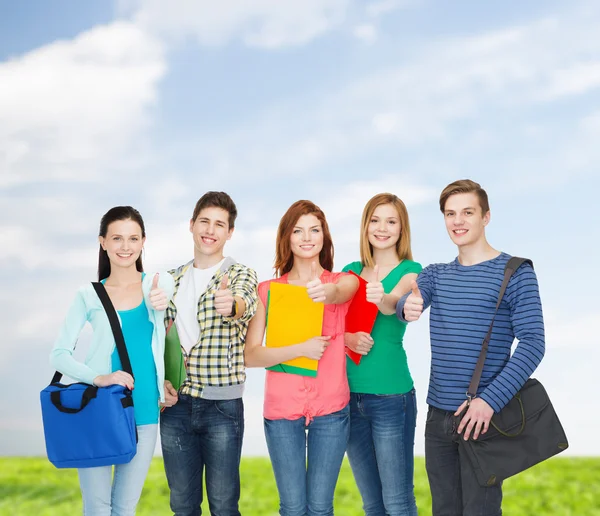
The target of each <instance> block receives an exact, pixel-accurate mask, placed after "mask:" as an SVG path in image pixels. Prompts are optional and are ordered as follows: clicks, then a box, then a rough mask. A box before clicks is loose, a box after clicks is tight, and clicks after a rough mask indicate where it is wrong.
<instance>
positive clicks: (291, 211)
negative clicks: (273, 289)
mask: <svg viewBox="0 0 600 516" xmlns="http://www.w3.org/2000/svg"><path fill="white" fill-rule="evenodd" d="M302 215H314V216H315V217H317V219H319V222H320V223H321V227H322V228H323V249H321V252H320V253H319V263H320V265H321V267H323V268H324V269H326V270H328V271H331V270H332V269H333V241H332V240H331V233H330V232H329V226H328V225H327V220H326V219H325V214H324V213H323V211H322V210H321V208H319V207H318V206H317V205H316V204H314V203H313V202H311V201H296V202H295V203H294V204H292V205H291V206H290V207H289V208H288V210H287V211H286V212H285V214H284V215H283V217H281V220H280V221H279V227H278V228H277V240H276V243H275V264H274V265H273V268H274V269H275V276H276V277H278V278H279V277H281V276H283V275H284V274H287V273H288V272H290V271H291V270H292V267H293V266H294V255H293V254H292V246H291V245H290V238H291V236H292V232H293V231H294V227H295V226H296V223H297V222H298V219H299V218H300V217H302Z"/></svg>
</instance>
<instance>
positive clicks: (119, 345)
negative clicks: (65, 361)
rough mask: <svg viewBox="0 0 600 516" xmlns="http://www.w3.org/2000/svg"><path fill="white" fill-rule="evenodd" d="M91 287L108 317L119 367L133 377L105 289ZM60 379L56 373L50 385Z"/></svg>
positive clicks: (117, 321) (115, 314) (58, 373)
mask: <svg viewBox="0 0 600 516" xmlns="http://www.w3.org/2000/svg"><path fill="white" fill-rule="evenodd" d="M92 286H93V287H94V290H95V291H96V294H98V297H99V298H100V302H101V303H102V306H103V307H104V310H105V311H106V315H107V316H108V321H109V322H110V327H111V329H112V332H113V335H114V337H115V343H116V345H117V352H118V353H119V359H120V360H121V365H122V366H123V371H125V372H126V373H129V374H130V375H131V376H133V370H132V369H131V362H130V361H129V354H128V353H127V347H126V346H125V338H124V337H123V330H122V329H121V325H120V324H119V318H118V317H117V312H115V307H114V306H113V304H112V301H111V300H110V297H108V293H107V292H106V288H104V285H103V284H102V283H100V282H99V281H98V282H96V281H93V282H92ZM61 378H62V373H60V372H59V371H56V373H54V376H53V377H52V383H56V382H59V381H60V379H61Z"/></svg>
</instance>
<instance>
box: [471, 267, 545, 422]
mask: <svg viewBox="0 0 600 516" xmlns="http://www.w3.org/2000/svg"><path fill="white" fill-rule="evenodd" d="M505 296H506V301H507V303H508V306H509V307H510V322H511V325H512V328H513V331H514V333H515V337H516V338H517V339H518V341H519V342H518V344H517V346H516V348H515V351H514V353H513V354H512V356H511V357H510V359H509V360H508V362H507V363H506V365H505V366H504V368H503V369H502V371H501V372H500V374H499V375H498V376H497V377H496V378H495V379H494V380H493V381H492V382H491V383H490V384H489V385H488V386H487V388H486V389H485V390H484V391H483V392H482V393H481V394H480V396H479V397H480V398H481V399H483V400H484V401H486V402H487V403H488V405H490V406H491V407H492V408H493V409H494V412H499V411H500V410H502V408H503V407H504V406H505V405H506V404H507V403H508V402H509V401H510V400H511V399H512V398H513V397H514V395H515V394H516V393H517V392H518V391H519V390H520V389H521V387H523V385H524V384H525V382H526V381H527V379H528V378H529V377H530V376H531V374H532V373H533V371H535V369H536V368H537V366H538V365H539V364H540V362H541V361H542V358H543V357H544V353H545V348H546V346H545V337H544V316H543V313H542V302H541V300H540V293H539V287H538V282H537V277H536V275H535V272H534V270H533V268H532V267H531V265H529V264H528V263H524V264H523V265H521V267H519V270H518V271H516V272H515V274H514V276H513V277H512V278H511V279H510V282H509V284H508V286H507V288H506V293H505Z"/></svg>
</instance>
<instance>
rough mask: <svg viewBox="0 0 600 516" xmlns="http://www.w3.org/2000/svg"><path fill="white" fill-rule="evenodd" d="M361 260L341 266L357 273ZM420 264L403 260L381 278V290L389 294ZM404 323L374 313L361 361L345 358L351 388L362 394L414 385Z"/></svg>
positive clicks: (399, 391)
mask: <svg viewBox="0 0 600 516" xmlns="http://www.w3.org/2000/svg"><path fill="white" fill-rule="evenodd" d="M362 270H363V266H362V263H361V262H352V263H350V264H348V265H346V267H344V269H343V271H344V272H349V271H352V272H354V273H355V274H358V275H360V273H361V272H362ZM421 270H422V267H421V264H419V263H417V262H413V261H411V260H402V261H401V262H400V263H399V264H398V265H397V266H396V267H395V268H394V269H392V270H391V272H390V273H389V274H388V275H387V276H386V277H385V278H384V279H383V280H382V283H383V290H384V291H385V293H386V294H389V293H390V292H391V291H392V290H393V289H394V287H395V286H396V285H397V284H398V282H399V281H400V279H401V278H402V276H404V275H405V274H409V273H415V274H419V273H420V272H421ZM405 331H406V323H405V322H402V321H400V320H398V318H397V317H396V314H392V315H384V314H382V313H381V312H379V313H378V314H377V318H376V319H375V325H374V326H373V331H371V337H372V338H373V340H374V344H373V347H372V348H371V351H369V353H368V354H367V355H365V356H363V357H362V358H361V361H360V365H358V366H357V365H356V364H355V363H354V362H352V360H350V359H349V358H348V359H347V364H346V365H347V370H348V383H349V384H350V391H351V392H358V393H364V394H404V393H407V392H408V391H410V390H411V389H412V388H413V379H412V377H411V376H410V371H409V370H408V361H407V359H406V352H405V351H404V346H403V344H402V339H403V337H404V332H405Z"/></svg>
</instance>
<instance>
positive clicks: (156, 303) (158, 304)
mask: <svg viewBox="0 0 600 516" xmlns="http://www.w3.org/2000/svg"><path fill="white" fill-rule="evenodd" d="M150 304H151V305H152V308H154V310H158V311H162V310H166V309H167V306H169V301H168V299H167V294H166V292H165V291H164V290H163V289H162V288H159V287H158V273H156V275H155V276H154V279H153V280H152V287H151V288H150Z"/></svg>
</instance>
